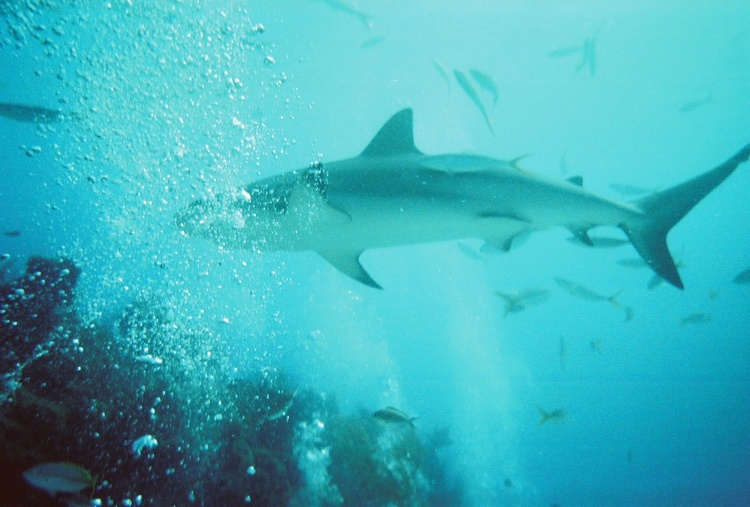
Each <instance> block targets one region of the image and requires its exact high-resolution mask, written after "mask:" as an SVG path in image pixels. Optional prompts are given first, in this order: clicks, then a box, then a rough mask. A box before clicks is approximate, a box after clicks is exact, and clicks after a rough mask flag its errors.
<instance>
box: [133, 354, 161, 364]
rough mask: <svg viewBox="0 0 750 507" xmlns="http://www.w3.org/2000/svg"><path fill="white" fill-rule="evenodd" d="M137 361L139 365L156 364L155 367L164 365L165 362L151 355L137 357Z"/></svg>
mask: <svg viewBox="0 0 750 507" xmlns="http://www.w3.org/2000/svg"><path fill="white" fill-rule="evenodd" d="M135 360H136V361H138V362H139V363H148V364H155V365H159V364H164V360H163V359H162V358H160V357H154V356H152V355H151V354H144V355H142V356H137V357H136V358H135Z"/></svg>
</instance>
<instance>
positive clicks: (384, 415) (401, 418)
mask: <svg viewBox="0 0 750 507" xmlns="http://www.w3.org/2000/svg"><path fill="white" fill-rule="evenodd" d="M372 416H373V417H374V418H376V419H380V420H381V421H383V422H387V423H398V424H409V425H411V426H414V421H415V420H416V419H417V418H416V417H409V416H408V415H407V414H406V413H405V412H402V411H400V410H399V409H397V408H393V407H386V408H383V409H381V410H378V411H376V412H374V413H373V414H372Z"/></svg>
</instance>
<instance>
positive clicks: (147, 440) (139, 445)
mask: <svg viewBox="0 0 750 507" xmlns="http://www.w3.org/2000/svg"><path fill="white" fill-rule="evenodd" d="M157 445H159V442H157V441H156V438H154V436H153V435H143V436H142V437H140V438H136V439H135V440H134V441H133V443H132V444H130V448H131V449H132V450H133V453H134V454H135V455H136V457H138V458H140V457H141V453H142V452H143V450H144V449H147V450H148V449H153V448H154V447H156V446H157Z"/></svg>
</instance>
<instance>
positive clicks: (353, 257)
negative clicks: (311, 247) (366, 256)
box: [318, 251, 383, 289]
mask: <svg viewBox="0 0 750 507" xmlns="http://www.w3.org/2000/svg"><path fill="white" fill-rule="evenodd" d="M318 254H320V256H321V257H323V258H324V259H325V260H327V261H328V262H329V263H330V264H331V265H332V266H333V267H335V268H336V269H338V270H339V271H341V272H342V273H344V274H345V275H346V276H349V277H351V278H354V279H355V280H357V281H358V282H361V283H363V284H365V285H368V286H370V287H372V288H374V289H382V288H383V287H381V286H380V285H379V284H378V282H376V281H375V280H373V279H372V277H371V276H370V274H369V273H368V272H367V271H365V268H363V267H362V264H360V263H359V256H360V255H362V251H359V252H336V251H330V252H318Z"/></svg>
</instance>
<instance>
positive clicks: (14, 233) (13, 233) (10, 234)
mask: <svg viewBox="0 0 750 507" xmlns="http://www.w3.org/2000/svg"><path fill="white" fill-rule="evenodd" d="M3 234H5V235H6V236H8V237H9V238H17V237H18V236H20V235H21V231H5V232H4V233H3Z"/></svg>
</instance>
